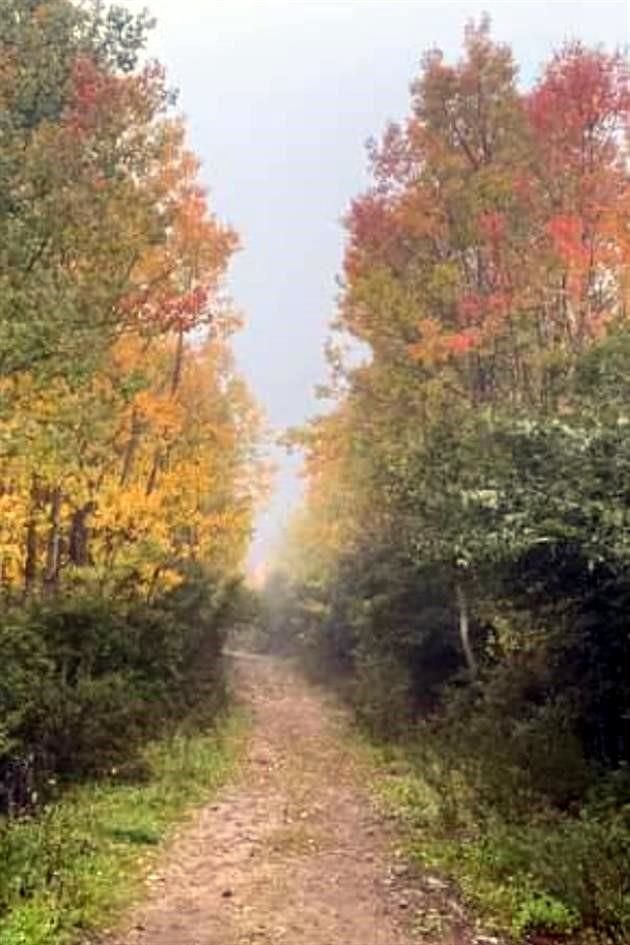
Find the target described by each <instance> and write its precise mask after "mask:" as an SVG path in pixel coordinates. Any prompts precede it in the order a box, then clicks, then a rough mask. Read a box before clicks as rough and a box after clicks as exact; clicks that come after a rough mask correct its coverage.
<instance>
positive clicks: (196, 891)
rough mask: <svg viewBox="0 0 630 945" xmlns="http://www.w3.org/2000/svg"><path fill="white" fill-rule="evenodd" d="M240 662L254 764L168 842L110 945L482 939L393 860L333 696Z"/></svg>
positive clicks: (269, 668) (255, 662) (450, 943)
mask: <svg viewBox="0 0 630 945" xmlns="http://www.w3.org/2000/svg"><path fill="white" fill-rule="evenodd" d="M234 663H235V675H236V682H237V686H238V690H239V693H240V694H241V696H242V698H243V700H244V701H245V702H246V703H247V704H248V705H249V706H251V708H252V710H253V713H254V718H255V724H254V731H253V733H252V737H251V744H250V748H249V751H248V756H247V760H246V762H245V764H244V766H243V769H242V771H241V774H240V775H239V777H238V779H237V780H236V782H235V783H233V784H232V785H231V786H230V787H229V788H226V789H225V790H224V791H223V793H222V794H221V796H220V797H219V798H218V799H217V801H216V802H215V803H213V804H212V805H210V806H208V807H207V808H205V809H204V810H203V811H201V813H200V814H199V816H198V817H197V820H196V822H195V823H194V824H193V825H192V826H191V825H188V826H187V827H186V828H185V829H183V830H182V831H181V832H180V834H179V835H178V836H176V837H175V838H174V839H173V841H172V843H171V845H170V847H169V849H168V850H167V852H166V854H165V857H164V861H163V863H162V866H161V868H160V870H159V871H158V873H157V874H154V875H153V876H152V878H151V880H150V891H149V893H148V900H147V902H146V904H145V905H144V906H142V907H141V908H140V909H138V910H137V911H136V912H135V913H134V914H133V915H132V916H131V917H130V922H129V925H128V930H127V931H126V932H123V933H122V934H121V935H120V936H119V937H118V938H116V939H115V945H412V943H413V945H417V943H418V942H432V943H438V942H439V943H440V945H455V943H457V945H463V943H473V942H475V941H482V939H477V940H475V938H474V936H473V935H472V934H470V933H469V932H468V931H467V929H466V925H465V923H464V921H463V919H462V918H461V917H460V916H459V915H458V911H457V904H456V903H455V902H454V901H452V902H450V905H449V906H448V908H447V909H446V910H445V908H444V907H445V903H446V902H447V900H448V899H449V897H448V895H447V893H446V892H445V891H444V889H438V890H437V891H436V888H435V881H434V885H433V887H431V886H426V885H425V887H424V888H423V887H422V884H421V883H419V882H417V881H416V882H412V881H411V879H410V877H409V876H408V875H407V873H406V869H405V867H404V866H402V865H401V864H400V862H398V861H396V859H395V858H394V856H393V852H394V851H393V842H394V837H393V836H392V835H391V833H390V830H389V828H388V827H387V825H386V824H383V822H382V820H381V819H380V818H379V817H378V815H377V814H376V813H375V811H374V810H373V808H372V807H371V805H370V803H369V801H368V799H367V797H366V795H365V793H364V790H363V788H362V785H361V783H360V782H361V772H360V771H359V770H358V769H357V767H356V765H354V764H353V763H352V762H351V760H349V758H348V753H347V752H346V751H344V748H343V743H342V740H341V739H340V737H339V724H340V722H341V713H340V710H339V709H338V708H337V707H336V706H335V704H334V702H333V701H332V700H331V699H329V698H327V697H325V696H324V695H322V694H321V693H320V692H318V691H317V690H315V689H313V688H312V687H310V686H308V685H307V684H306V683H305V682H304V680H303V679H302V678H301V677H300V676H298V675H297V674H296V673H295V672H294V671H293V670H292V669H290V668H289V667H287V666H286V665H284V664H281V663H277V662H274V661H271V660H265V659H236V660H234ZM436 896H437V901H436ZM449 910H450V912H451V914H450V916H449V917H448V919H447V920H446V921H445V920H444V916H442V918H440V917H439V913H440V912H441V913H445V911H446V912H449ZM436 916H437V918H436ZM438 919H439V927H438V925H436V924H435V922H437V921H438ZM431 922H434V924H433V926H432V925H431ZM423 930H424V931H423ZM112 945H114V943H112Z"/></svg>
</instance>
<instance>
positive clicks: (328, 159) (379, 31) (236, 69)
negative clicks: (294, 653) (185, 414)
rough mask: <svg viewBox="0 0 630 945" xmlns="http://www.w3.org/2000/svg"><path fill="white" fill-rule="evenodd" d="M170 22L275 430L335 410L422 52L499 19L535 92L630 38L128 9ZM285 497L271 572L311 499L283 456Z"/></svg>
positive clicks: (279, 457) (499, 14) (450, 51)
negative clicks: (360, 227)
mask: <svg viewBox="0 0 630 945" xmlns="http://www.w3.org/2000/svg"><path fill="white" fill-rule="evenodd" d="M126 5H127V6H129V7H131V8H134V9H141V8H143V7H144V6H148V7H149V9H150V11H151V12H152V13H153V14H154V15H155V17H156V18H157V20H158V24H157V28H156V30H155V31H154V34H153V36H152V39H151V45H150V53H151V54H152V55H156V56H157V57H158V58H159V59H160V60H161V61H162V62H163V63H164V65H165V66H166V67H167V70H168V74H169V77H170V80H171V83H172V84H173V85H175V86H176V87H178V88H179V90H180V98H179V104H180V109H181V110H182V111H183V113H184V114H185V115H186V117H187V119H188V124H189V128H190V135H191V143H192V146H193V148H194V150H195V151H196V152H197V154H198V155H199V156H200V157H201V159H202V161H203V178H204V183H205V184H206V185H207V186H208V188H209V190H210V192H211V204H212V207H213V209H214V210H215V212H216V213H217V214H218V216H219V217H220V218H222V219H224V220H226V221H228V222H229V223H230V224H231V225H232V226H234V227H235V228H236V230H237V231H238V233H239V234H240V237H241V241H242V246H243V248H242V250H241V252H240V253H239V254H238V256H237V257H236V258H235V260H234V261H233V263H232V266H231V269H230V273H229V277H228V280H227V289H228V292H229V294H230V295H231V296H232V298H233V299H234V302H235V304H236V306H237V308H238V309H239V310H241V311H242V312H243V313H244V315H245V317H246V320H247V325H246V328H245V330H244V331H243V332H242V334H241V335H240V337H239V338H238V340H237V341H236V355H237V360H238V365H239V367H240V369H241V371H242V373H244V375H245V376H246V377H247V379H248V381H249V384H250V386H251V388H252V390H253V392H254V395H255V396H256V397H257V399H258V400H259V402H260V403H261V405H262V407H263V409H264V411H265V413H266V416H267V419H268V422H269V424H270V427H271V428H273V429H274V430H275V431H281V430H282V429H284V428H286V427H288V426H295V425H299V424H301V423H303V422H304V420H305V419H307V418H308V417H309V416H312V415H313V414H314V413H317V412H321V410H322V409H323V405H322V404H321V402H318V401H317V399H316V397H315V387H316V385H317V384H319V383H322V382H323V381H325V379H326V364H325V359H324V355H323V348H324V343H325V339H326V337H327V333H328V325H329V322H330V320H331V318H332V317H333V315H334V309H335V298H336V295H337V292H338V289H337V283H336V276H337V275H338V274H339V272H340V269H341V259H342V253H343V228H342V225H341V219H342V217H343V214H344V213H345V211H346V210H347V208H348V206H349V203H350V201H351V199H352V198H353V196H355V195H357V194H358V193H360V192H361V191H362V190H363V189H364V188H365V186H366V185H367V183H368V178H367V175H366V155H365V142H366V140H367V138H368V137H370V136H378V135H379V133H380V132H381V131H382V130H383V128H384V127H385V125H386V124H387V122H388V121H389V120H392V119H393V120H397V119H402V118H403V117H404V116H405V115H406V114H407V112H408V108H409V85H410V82H411V81H412V79H413V78H414V76H415V75H417V73H418V67H419V61H420V58H421V56H422V53H423V51H424V50H426V49H427V48H429V47H433V46H439V47H440V48H441V49H442V50H443V51H444V52H445V54H446V55H447V56H448V57H449V58H456V57H457V56H458V53H459V48H460V44H461V39H462V35H463V29H464V26H465V24H466V22H467V21H468V20H469V19H470V18H471V17H472V18H475V19H478V18H479V17H480V16H481V14H482V13H483V12H484V11H487V12H488V13H489V14H490V16H491V18H492V23H493V33H494V35H495V36H496V38H497V39H499V40H501V41H505V42H508V43H509V44H510V45H511V46H512V48H513V50H514V54H515V58H516V61H517V62H518V63H519V65H520V69H521V72H520V75H521V82H522V84H523V85H524V86H525V85H528V84H530V83H531V82H532V81H533V79H534V78H535V77H536V75H537V73H538V71H539V68H540V65H541V63H542V62H543V61H544V60H545V59H546V58H547V57H548V56H549V54H550V53H551V52H552V51H553V49H555V48H557V47H558V46H560V45H561V44H562V42H563V41H564V40H565V39H573V38H579V39H582V40H584V41H585V42H587V43H588V44H604V45H605V46H606V47H608V48H610V49H612V48H615V47H616V46H619V45H626V44H627V43H628V42H629V40H630V29H629V16H630V2H626V0H588V2H586V0H584V2H580V0H485V2H484V0H482V2H476V0H468V2H462V0H127V2H126ZM272 453H273V456H274V459H275V461H276V463H277V465H278V474H277V477H276V479H277V482H276V489H275V492H274V496H273V498H272V500H271V502H270V504H269V507H268V508H267V510H266V511H265V512H264V513H263V514H262V515H261V517H260V520H259V522H258V527H257V534H256V536H255V538H254V541H253V545H252V552H251V562H252V563H253V564H256V563H260V562H262V561H264V559H265V557H266V555H268V554H269V553H270V551H271V549H272V548H273V546H274V543H275V542H276V541H277V539H278V536H279V535H280V534H281V531H282V528H283V526H284V525H285V524H286V521H287V519H288V516H289V515H290V512H291V509H292V508H293V507H294V506H295V504H296V502H297V501H298V499H299V493H300V482H299V476H298V467H299V457H293V458H291V457H287V456H285V454H284V453H283V451H281V450H280V449H272Z"/></svg>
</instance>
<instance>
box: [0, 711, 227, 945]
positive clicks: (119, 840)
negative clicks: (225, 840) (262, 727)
mask: <svg viewBox="0 0 630 945" xmlns="http://www.w3.org/2000/svg"><path fill="white" fill-rule="evenodd" d="M244 731H245V723H244V719H243V718H242V717H241V716H239V715H238V714H236V715H235V714H233V715H232V716H231V717H229V718H228V719H226V720H224V721H223V722H222V723H220V724H219V725H218V726H217V728H216V729H215V730H214V731H213V732H212V733H210V734H203V735H201V734H200V735H177V736H173V737H170V738H168V739H164V740H162V741H157V742H155V743H153V744H151V745H150V746H149V747H148V748H147V749H146V752H145V757H146V761H147V763H148V772H149V774H148V776H147V778H146V780H144V781H143V783H140V784H116V783H112V782H108V783H92V784H87V785H84V786H80V787H77V788H75V789H73V790H71V791H69V792H68V793H66V794H65V795H64V796H63V797H62V799H61V800H60V801H59V802H58V803H57V804H55V805H53V806H52V807H51V808H50V809H47V810H45V811H43V812H42V813H41V814H40V815H39V816H38V817H37V818H33V819H30V820H22V821H18V822H13V823H10V824H7V823H5V824H4V825H2V826H1V827H0V945H68V943H71V942H74V941H77V940H78V939H79V937H80V936H81V935H82V934H84V933H85V932H86V931H87V930H94V929H99V928H100V929H102V928H104V927H105V926H106V925H108V924H110V923H112V922H114V921H115V920H116V918H117V917H118V916H119V915H120V913H121V911H122V910H123V909H124V908H125V907H126V906H127V905H128V904H129V903H130V902H131V901H132V900H133V899H134V898H135V896H136V895H137V894H138V891H139V889H140V882H141V879H142V877H143V876H145V875H146V874H147V872H148V871H149V869H150V866H151V864H152V863H153V862H154V861H155V859H156V856H157V854H158V852H159V845H160V844H161V842H162V840H163V839H164V838H165V837H166V836H167V835H168V833H169V830H170V829H171V828H172V827H173V826H174V825H175V824H176V823H178V822H180V821H181V820H182V819H183V818H184V817H186V815H187V814H189V813H190V811H191V810H193V809H194V808H195V807H197V806H199V805H200V804H202V803H204V802H205V801H207V800H208V799H209V798H210V797H211V796H212V794H213V792H215V791H216V789H217V788H218V787H219V786H220V785H221V784H222V783H223V782H224V781H225V780H226V778H227V777H228V776H229V775H230V773H231V772H232V770H233V768H234V766H235V764H236V762H237V760H238V758H239V755H240V750H241V747H242V744H243V741H244Z"/></svg>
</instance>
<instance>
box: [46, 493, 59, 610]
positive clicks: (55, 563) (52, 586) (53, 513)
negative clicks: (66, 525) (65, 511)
mask: <svg viewBox="0 0 630 945" xmlns="http://www.w3.org/2000/svg"><path fill="white" fill-rule="evenodd" d="M61 502H62V497H61V489H60V488H59V487H56V488H55V489H53V491H52V494H51V497H50V529H49V531H48V545H47V549H46V571H45V572H44V591H45V593H46V594H48V595H49V596H52V595H53V594H55V593H56V591H57V587H58V585H59V570H60V567H61V556H60V550H61V532H60V529H59V518H60V514H61Z"/></svg>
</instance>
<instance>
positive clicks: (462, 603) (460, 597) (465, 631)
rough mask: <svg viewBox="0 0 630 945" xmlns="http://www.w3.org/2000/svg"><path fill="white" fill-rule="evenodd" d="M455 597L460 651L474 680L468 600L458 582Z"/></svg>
mask: <svg viewBox="0 0 630 945" xmlns="http://www.w3.org/2000/svg"><path fill="white" fill-rule="evenodd" d="M455 595H456V598H457V610H458V617H459V638H460V640H461V644H462V650H463V651H464V658H465V660H466V666H467V667H468V672H469V673H470V675H471V676H472V678H473V679H474V678H475V677H476V675H477V660H476V659H475V654H474V653H473V649H472V646H471V645H470V618H469V615H468V600H467V598H466V591H465V590H464V588H463V587H462V585H461V584H460V583H459V582H458V583H457V584H456V585H455Z"/></svg>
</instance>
